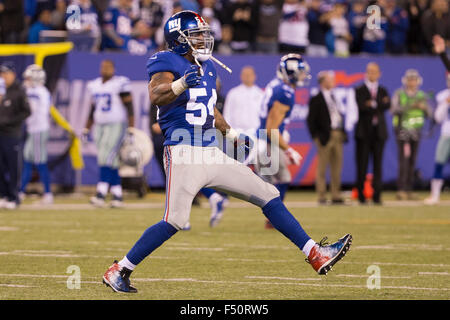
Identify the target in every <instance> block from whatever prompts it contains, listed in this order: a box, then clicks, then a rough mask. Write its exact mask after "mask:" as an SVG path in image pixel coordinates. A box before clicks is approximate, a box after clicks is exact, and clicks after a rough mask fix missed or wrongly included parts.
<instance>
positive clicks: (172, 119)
mask: <svg viewBox="0 0 450 320" xmlns="http://www.w3.org/2000/svg"><path fill="white" fill-rule="evenodd" d="M190 66H191V63H190V62H189V61H188V60H187V59H186V58H183V57H182V56H180V55H178V54H176V53H173V52H170V51H161V52H158V53H155V54H154V55H153V56H151V57H150V59H149V60H148V62H147V71H148V75H149V79H151V78H152V76H153V75H154V74H155V73H158V72H171V73H172V74H173V75H174V76H175V79H174V81H175V80H177V79H179V78H181V77H182V76H184V73H185V71H186V70H187V69H188V68H189V67H190ZM202 69H203V74H204V75H203V77H202V81H201V82H200V84H199V85H198V86H196V87H193V88H188V89H187V90H186V91H184V92H183V93H182V94H181V95H179V96H178V98H177V99H176V100H175V101H173V102H172V103H169V104H167V105H165V106H158V123H159V125H160V127H161V130H162V132H163V134H164V138H165V141H164V145H177V144H189V145H193V146H203V147H205V146H211V145H216V139H215V129H214V107H215V105H216V100H217V93H216V77H217V73H216V69H215V67H214V65H213V63H212V62H211V61H210V60H207V61H205V62H203V63H202Z"/></svg>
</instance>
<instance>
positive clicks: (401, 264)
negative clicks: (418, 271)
mask: <svg viewBox="0 0 450 320" xmlns="http://www.w3.org/2000/svg"><path fill="white" fill-rule="evenodd" d="M355 263H356V262H349V261H339V264H355ZM357 264H359V265H367V266H370V265H372V264H374V265H380V266H383V265H384V266H402V267H439V268H445V267H450V264H440V263H439V264H438V263H397V262H360V261H358V262H357Z"/></svg>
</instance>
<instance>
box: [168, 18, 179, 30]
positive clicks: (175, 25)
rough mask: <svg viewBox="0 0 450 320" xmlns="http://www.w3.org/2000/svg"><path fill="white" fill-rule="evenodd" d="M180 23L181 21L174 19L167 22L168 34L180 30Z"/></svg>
mask: <svg viewBox="0 0 450 320" xmlns="http://www.w3.org/2000/svg"><path fill="white" fill-rule="evenodd" d="M180 21H181V19H180V18H178V19H174V20H170V21H169V32H173V31H177V30H179V29H180Z"/></svg>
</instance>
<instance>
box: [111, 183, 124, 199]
mask: <svg viewBox="0 0 450 320" xmlns="http://www.w3.org/2000/svg"><path fill="white" fill-rule="evenodd" d="M111 193H112V195H113V196H115V197H117V198H122V186H121V185H120V184H118V185H115V186H111Z"/></svg>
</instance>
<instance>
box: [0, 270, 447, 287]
mask: <svg viewBox="0 0 450 320" xmlns="http://www.w3.org/2000/svg"><path fill="white" fill-rule="evenodd" d="M0 276H5V277H33V278H66V277H68V275H38V274H0ZM87 278H88V279H93V278H92V277H87ZM245 278H250V279H257V278H264V279H275V280H280V279H282V280H296V281H297V280H298V281H311V280H316V279H315V278H306V279H300V278H283V277H264V276H260V277H259V276H246V277H245ZM133 281H135V282H194V283H206V284H239V285H250V286H252V285H264V286H278V285H294V286H303V287H320V288H357V289H367V286H364V285H350V284H331V283H323V284H316V283H302V282H272V281H270V282H264V281H226V280H199V279H194V278H166V279H164V278H133ZM319 281H320V280H319ZM58 282H61V281H58ZM61 283H62V282H61ZM82 283H93V284H101V283H100V281H82ZM0 286H6V287H23V288H29V287H31V286H24V285H16V284H0ZM381 289H399V290H422V291H450V288H428V287H411V286H381Z"/></svg>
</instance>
